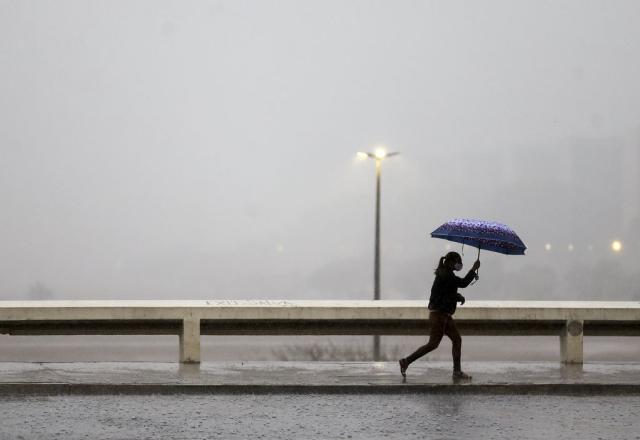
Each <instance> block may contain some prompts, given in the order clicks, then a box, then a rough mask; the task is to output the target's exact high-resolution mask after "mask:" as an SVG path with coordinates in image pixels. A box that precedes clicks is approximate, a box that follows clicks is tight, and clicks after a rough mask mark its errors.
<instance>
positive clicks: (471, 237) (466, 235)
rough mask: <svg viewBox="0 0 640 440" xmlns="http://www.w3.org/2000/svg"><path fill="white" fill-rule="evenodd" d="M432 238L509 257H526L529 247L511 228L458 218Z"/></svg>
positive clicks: (441, 228) (435, 232) (447, 223)
mask: <svg viewBox="0 0 640 440" xmlns="http://www.w3.org/2000/svg"><path fill="white" fill-rule="evenodd" d="M431 237H434V238H442V239H444V240H449V241H455V242H457V243H462V246H463V247H464V245H465V244H466V245H469V246H473V247H477V248H478V259H480V249H483V250H487V251H493V252H498V253H500V254H507V255H524V251H525V249H527V247H526V246H525V245H524V243H523V242H522V240H520V237H518V234H516V233H515V231H514V230H513V229H511V228H510V227H509V226H507V225H505V224H502V223H498V222H492V221H486V220H474V219H464V218H456V219H453V220H450V221H448V222H446V223H445V224H443V225H442V226H440V227H439V228H438V229H436V230H435V231H433V232H432V233H431Z"/></svg>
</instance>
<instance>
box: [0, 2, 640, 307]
mask: <svg viewBox="0 0 640 440" xmlns="http://www.w3.org/2000/svg"><path fill="white" fill-rule="evenodd" d="M638 18H640V3H638V2H634V1H618V2H615V3H608V2H602V1H577V0H575V1H568V0H567V1H562V2H540V1H522V2H509V1H485V2H482V3H481V4H480V3H476V2H441V1H428V2H414V1H396V2H378V1H362V0H359V1H352V2H348V3H345V2H338V1H325V2H294V1H244V2H233V1H211V2H208V1H187V2H178V1H153V2H152V1H147V0H140V1H133V2H105V3H99V2H85V1H59V2H42V1H34V2H15V1H9V0H0V66H1V67H0V96H2V99H0V121H1V122H0V209H1V212H2V215H0V300H18V299H227V298H228V299H264V298H272V299H370V298H371V297H372V289H373V251H374V248H373V244H374V243H373V240H374V208H375V198H374V197H375V187H374V184H375V180H374V179H375V176H374V165H373V163H372V162H371V161H358V160H356V152H358V151H363V150H364V151H370V150H372V149H373V148H375V147H376V146H378V145H385V146H386V147H387V148H388V150H389V151H399V152H401V154H400V155H399V156H396V157H393V158H389V159H387V160H385V161H384V163H383V169H382V298H383V299H425V298H426V297H427V296H428V291H429V289H430V287H431V283H432V280H433V268H434V267H435V266H436V264H437V259H438V257H439V256H441V255H443V254H444V253H445V252H447V251H448V250H449V249H451V250H457V251H458V252H460V250H461V246H459V245H456V244H453V243H447V242H445V241H442V240H437V239H431V238H429V233H430V232H431V231H433V230H434V229H435V228H437V227H438V226H439V225H441V224H442V223H444V222H446V221H447V220H449V219H451V218H456V217H468V218H482V219H487V220H496V221H500V222H502V223H506V224H508V225H509V226H511V227H512V228H513V229H515V231H516V232H517V233H518V234H519V235H520V237H521V238H522V239H523V241H524V242H525V244H526V245H527V247H528V249H527V252H526V255H525V256H505V255H498V254H494V253H490V252H483V253H482V254H481V261H482V267H481V269H480V277H481V279H480V281H479V282H478V283H477V284H476V285H474V286H473V287H471V288H469V289H466V290H465V291H464V294H465V295H466V297H467V299H470V300H476V299H478V300H481V299H505V300H511V299H513V300H516V299H557V300H575V299H598V300H607V299H608V300H640V269H639V267H638V262H639V261H640V234H639V231H640V194H639V191H638V188H640V177H639V176H640V82H638V80H637V78H639V77H640V58H639V57H638V56H637V54H638V53H640V30H639V28H638V26H637V23H638ZM614 240H619V241H620V242H621V243H622V249H621V251H619V252H615V251H613V250H612V248H611V244H612V242H613V241H614ZM476 252H477V251H476V249H474V248H470V247H465V252H464V257H463V259H464V263H465V266H466V268H469V267H470V266H471V264H472V263H473V260H474V259H475V256H476Z"/></svg>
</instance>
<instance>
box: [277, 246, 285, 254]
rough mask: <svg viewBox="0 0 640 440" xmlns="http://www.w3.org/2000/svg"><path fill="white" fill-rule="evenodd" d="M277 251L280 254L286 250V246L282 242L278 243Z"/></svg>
mask: <svg viewBox="0 0 640 440" xmlns="http://www.w3.org/2000/svg"><path fill="white" fill-rule="evenodd" d="M276 251H277V252H278V253H279V254H280V253H282V252H284V246H283V245H282V244H278V245H277V246H276Z"/></svg>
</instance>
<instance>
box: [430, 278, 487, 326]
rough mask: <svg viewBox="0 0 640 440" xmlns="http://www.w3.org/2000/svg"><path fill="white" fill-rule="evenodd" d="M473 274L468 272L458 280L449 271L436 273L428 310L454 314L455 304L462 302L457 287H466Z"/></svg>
mask: <svg viewBox="0 0 640 440" xmlns="http://www.w3.org/2000/svg"><path fill="white" fill-rule="evenodd" d="M475 274H476V273H475V271H473V270H470V271H469V273H468V274H467V275H466V276H465V277H464V278H460V277H458V276H456V274H454V273H453V272H449V271H442V273H438V274H437V275H436V278H435V279H434V280H433V286H431V297H430V298H429V310H437V311H439V312H444V313H448V314H450V315H453V314H454V313H455V312H456V303H457V302H458V301H461V300H462V295H460V294H459V293H458V287H461V288H465V287H467V286H468V285H469V283H471V281H473V278H474V276H475Z"/></svg>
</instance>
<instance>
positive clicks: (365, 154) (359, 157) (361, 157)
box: [357, 151, 369, 160]
mask: <svg viewBox="0 0 640 440" xmlns="http://www.w3.org/2000/svg"><path fill="white" fill-rule="evenodd" d="M357 157H358V159H360V160H365V159H367V158H368V157H369V155H368V154H367V153H363V152H362V151H358V154H357Z"/></svg>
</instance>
